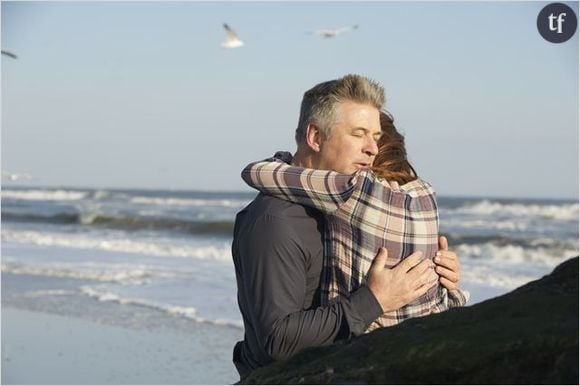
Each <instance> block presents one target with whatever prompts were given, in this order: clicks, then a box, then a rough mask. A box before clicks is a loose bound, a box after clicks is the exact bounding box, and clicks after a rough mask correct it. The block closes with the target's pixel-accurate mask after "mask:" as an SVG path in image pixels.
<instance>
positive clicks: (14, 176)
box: [2, 170, 32, 181]
mask: <svg viewBox="0 0 580 386" xmlns="http://www.w3.org/2000/svg"><path fill="white" fill-rule="evenodd" d="M2 178H6V179H7V180H9V181H18V180H29V179H31V178H32V177H30V174H26V173H11V172H8V171H6V170H2Z"/></svg>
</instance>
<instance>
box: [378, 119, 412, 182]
mask: <svg viewBox="0 0 580 386" xmlns="http://www.w3.org/2000/svg"><path fill="white" fill-rule="evenodd" d="M380 115H381V131H382V132H383V133H382V135H381V138H380V139H379V141H378V143H377V145H378V148H379V152H378V153H377V156H376V157H375V161H374V162H373V166H372V171H373V172H374V173H375V174H376V175H377V176H378V177H380V178H384V179H386V180H388V181H397V182H398V183H399V184H400V185H403V184H406V183H408V182H411V181H414V180H416V179H417V178H418V176H417V173H416V172H415V169H414V168H413V166H411V164H410V163H409V160H408V159H407V149H406V148H405V137H404V136H403V135H402V134H401V133H399V132H398V131H397V128H396V127H395V124H394V119H393V117H392V116H391V115H390V114H389V113H387V112H384V111H381V114H380Z"/></svg>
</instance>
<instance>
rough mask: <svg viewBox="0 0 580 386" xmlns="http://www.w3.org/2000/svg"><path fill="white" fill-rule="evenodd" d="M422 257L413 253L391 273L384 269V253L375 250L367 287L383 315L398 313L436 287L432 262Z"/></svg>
mask: <svg viewBox="0 0 580 386" xmlns="http://www.w3.org/2000/svg"><path fill="white" fill-rule="evenodd" d="M422 255H423V254H422V253H421V252H415V253H413V254H411V255H409V256H408V257H407V258H405V259H404V260H403V261H401V262H400V263H399V264H397V265H396V266H395V267H394V268H392V269H391V268H386V267H385V263H386V261H387V256H388V252H387V250H386V249H385V248H381V249H380V250H379V253H378V254H377V256H376V257H375V259H374V261H373V264H372V265H371V268H370V269H369V274H368V286H369V289H370V290H371V292H372V293H373V295H375V297H376V298H377V300H378V301H379V304H380V305H381V307H382V309H383V312H388V311H395V310H398V309H399V308H401V307H403V306H405V305H407V304H409V303H411V302H412V301H413V300H415V299H417V298H418V297H419V296H421V295H423V294H424V293H425V292H427V290H428V289H429V288H431V287H432V286H433V285H435V284H436V283H437V280H438V278H439V277H438V276H437V274H436V273H435V271H434V265H433V262H432V261H431V260H430V259H422Z"/></svg>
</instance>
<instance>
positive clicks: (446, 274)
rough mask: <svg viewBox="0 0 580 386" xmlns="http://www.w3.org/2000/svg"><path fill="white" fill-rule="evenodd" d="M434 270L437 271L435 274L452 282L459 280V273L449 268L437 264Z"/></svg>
mask: <svg viewBox="0 0 580 386" xmlns="http://www.w3.org/2000/svg"><path fill="white" fill-rule="evenodd" d="M435 272H437V274H438V275H439V276H441V277H442V278H445V279H447V280H449V281H451V282H453V283H457V282H458V281H459V274H458V273H457V272H454V271H452V270H450V269H447V268H444V267H441V266H438V267H436V268H435Z"/></svg>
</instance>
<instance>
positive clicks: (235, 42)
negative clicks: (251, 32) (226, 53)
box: [222, 23, 244, 48]
mask: <svg viewBox="0 0 580 386" xmlns="http://www.w3.org/2000/svg"><path fill="white" fill-rule="evenodd" d="M224 28H225V30H226V34H227V35H228V36H227V37H226V40H225V41H224V42H223V43H222V47H223V48H237V47H241V46H243V45H244V42H243V41H241V40H240V38H239V37H238V35H237V34H236V33H235V32H234V30H233V29H231V28H230V26H229V25H227V24H226V23H224Z"/></svg>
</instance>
